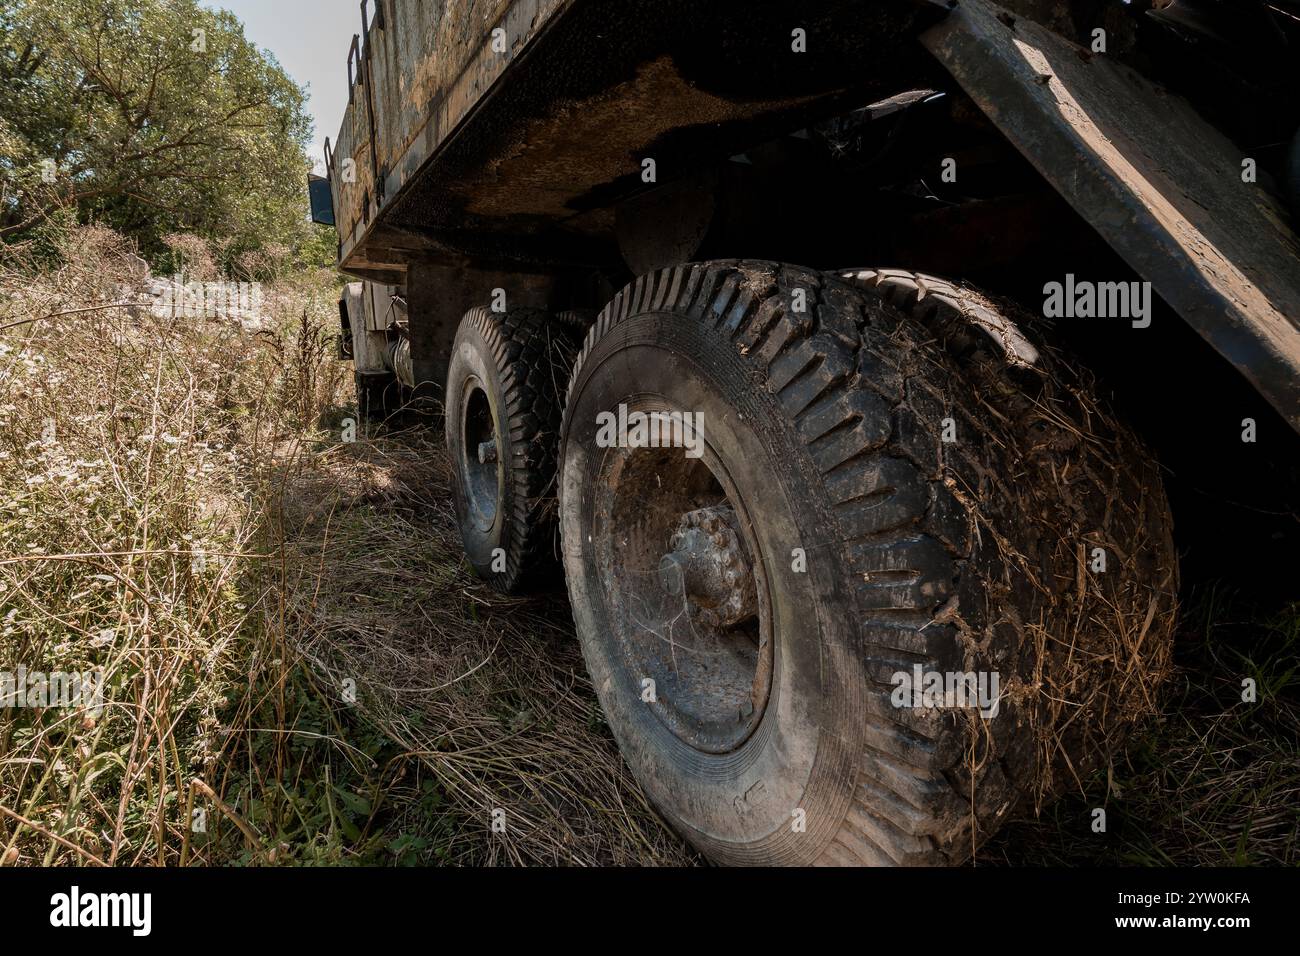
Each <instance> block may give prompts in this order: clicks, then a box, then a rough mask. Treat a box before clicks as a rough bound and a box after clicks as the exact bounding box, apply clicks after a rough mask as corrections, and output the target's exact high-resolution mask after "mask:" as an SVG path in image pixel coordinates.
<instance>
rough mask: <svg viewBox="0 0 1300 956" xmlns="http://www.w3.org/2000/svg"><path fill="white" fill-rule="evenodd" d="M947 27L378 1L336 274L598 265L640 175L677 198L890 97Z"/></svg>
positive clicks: (782, 8) (814, 5)
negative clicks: (419, 261)
mask: <svg viewBox="0 0 1300 956" xmlns="http://www.w3.org/2000/svg"><path fill="white" fill-rule="evenodd" d="M941 15H942V11H941V10H940V9H939V8H938V7H937V6H931V5H928V4H922V3H917V2H914V0H881V2H877V3H872V4H862V3H856V2H851V0H809V2H806V3H802V4H800V5H799V7H798V8H797V9H794V10H792V9H790V7H789V5H788V4H783V3H779V2H772V0H749V2H740V0H711V2H710V3H708V4H701V3H692V2H682V0H663V2H657V3H648V2H645V0H444V2H438V0H424V2H421V0H377V5H376V7H375V9H374V11H373V14H372V15H371V17H370V18H369V23H368V25H367V28H366V31H365V34H364V35H363V36H360V37H359V38H358V40H357V41H356V42H357V50H358V53H359V57H358V59H359V67H353V68H352V69H351V72H352V73H353V74H354V76H355V81H354V82H353V84H352V91H351V100H350V103H349V105H348V107H347V111H346V113H345V115H344V118H343V124H342V128H341V129H340V131H339V135H338V139H337V141H336V143H335V144H334V145H333V150H332V154H331V157H330V163H329V174H330V179H331V183H332V192H333V196H334V208H335V217H336V221H337V225H338V230H339V234H340V262H341V264H342V266H343V268H344V269H346V270H347V271H349V272H352V273H354V274H356V275H360V276H363V277H366V278H371V279H375V280H378V281H399V280H400V276H401V272H402V268H403V263H404V262H405V261H406V260H407V258H408V257H409V256H412V255H417V256H419V257H421V258H423V259H424V260H425V261H428V260H429V259H430V258H431V257H432V258H434V259H438V260H445V261H446V262H448V263H454V262H456V261H458V260H461V259H465V258H468V259H470V260H474V261H479V262H482V261H485V260H487V261H492V260H495V261H498V262H502V263H505V262H515V263H518V262H520V261H525V262H527V261H532V262H537V263H539V264H557V263H559V264H563V263H566V262H571V263H575V264H576V263H582V264H598V263H600V262H602V261H606V260H611V259H612V257H613V256H614V255H615V253H614V251H613V250H612V249H611V248H610V245H609V239H608V237H609V235H610V232H611V229H610V222H609V216H610V215H611V214H610V212H609V209H610V206H611V200H613V199H617V198H619V197H621V196H622V195H626V194H631V193H633V192H635V191H636V190H637V189H638V188H640V187H641V186H642V182H641V176H640V174H641V160H642V159H643V158H645V157H652V158H654V159H655V161H656V163H657V173H658V179H659V181H660V182H666V181H671V180H672V179H673V178H675V176H677V175H681V174H682V173H684V172H686V171H688V170H689V169H690V168H691V163H692V161H698V159H700V158H701V157H704V156H709V157H712V156H726V155H728V151H740V150H743V149H744V148H745V147H746V146H749V145H752V144H754V143H756V142H761V141H762V140H763V139H765V138H770V137H771V136H773V135H779V134H781V133H783V132H787V131H789V130H790V129H793V128H798V127H799V126H801V125H803V124H806V123H807V122H809V121H810V119H812V118H815V117H817V116H819V115H832V114H833V113H835V112H836V111H837V110H843V109H845V108H849V107H851V106H854V105H859V104H861V103H863V102H866V101H868V99H867V98H868V97H870V96H871V95H873V94H876V93H881V92H882V91H883V95H888V94H889V93H893V92H896V91H897V88H898V85H899V83H900V82H906V77H907V76H908V75H909V73H911V72H915V71H916V69H917V68H918V66H919V65H925V66H926V67H930V68H932V64H928V63H926V62H925V60H924V58H922V57H919V56H918V55H917V51H918V49H919V47H918V46H917V45H916V44H915V43H913V42H910V41H911V40H912V38H914V37H915V36H916V35H917V34H918V33H919V32H920V31H921V30H923V29H924V28H925V27H927V26H929V25H930V24H932V23H934V22H936V21H937V20H938V19H939V18H940V17H941ZM787 23H788V26H787V25H786V24H787ZM774 25H779V28H778V27H777V26H774ZM796 28H802V29H804V30H806V32H807V37H808V44H809V51H810V52H809V53H808V54H806V55H803V56H790V55H789V54H790V45H791V42H792V39H791V38H792V31H793V30H794V29H796ZM497 30H503V31H504V35H501V34H497V36H498V38H500V39H503V40H504V44H505V52H504V53H501V52H496V50H494V45H493V39H494V31H497ZM886 80H887V83H886V82H885V81H886ZM349 159H350V160H352V163H351V164H350V165H351V166H352V170H353V173H354V181H347V176H345V175H344V172H345V171H344V168H343V167H344V162H345V161H346V160H349Z"/></svg>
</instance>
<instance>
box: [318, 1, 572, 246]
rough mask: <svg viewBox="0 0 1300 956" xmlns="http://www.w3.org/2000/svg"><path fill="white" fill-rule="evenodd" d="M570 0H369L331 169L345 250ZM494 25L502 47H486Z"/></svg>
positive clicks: (359, 236)
mask: <svg viewBox="0 0 1300 956" xmlns="http://www.w3.org/2000/svg"><path fill="white" fill-rule="evenodd" d="M570 2H571V0H427V2H420V3H415V2H403V0H377V2H376V4H375V11H374V14H373V17H372V18H371V19H370V21H369V22H368V23H365V24H363V22H362V20H361V19H358V26H359V27H362V26H364V27H365V32H364V34H363V35H362V36H361V39H360V50H361V51H362V52H361V54H360V64H359V67H358V69H357V71H356V77H355V80H354V82H353V86H352V92H351V96H350V98H349V104H348V107H347V109H346V111H345V113H344V117H343V123H342V127H341V128H340V130H339V135H338V139H337V141H336V143H335V144H334V162H333V164H332V168H331V180H332V183H333V187H334V208H335V218H336V220H337V225H338V231H339V237H340V239H341V241H342V257H343V258H344V259H347V258H348V257H349V253H350V252H351V250H352V249H353V247H354V246H355V245H356V244H357V243H358V242H359V241H360V240H361V238H362V237H363V236H364V235H365V233H366V231H367V229H368V227H369V224H370V223H371V221H372V220H374V219H375V218H376V217H377V215H378V213H379V211H380V209H381V208H382V207H383V206H384V205H385V203H386V202H387V201H388V200H390V199H391V198H392V197H393V196H395V195H396V194H397V192H398V191H399V190H400V189H401V187H402V186H403V185H404V184H405V183H406V181H407V179H408V178H409V177H410V176H412V175H413V174H414V172H415V171H416V170H417V169H418V168H419V167H420V166H421V165H422V164H423V163H424V161H425V160H426V159H427V158H428V157H429V155H430V154H431V153H432V152H433V151H434V150H435V149H436V148H437V147H438V146H439V145H440V144H441V143H442V142H443V140H445V139H446V137H447V136H448V135H449V134H450V133H451V131H452V130H454V129H455V128H456V126H457V125H458V124H459V123H461V122H462V121H463V120H464V119H465V117H466V115H467V114H468V113H469V112H470V110H471V109H472V108H473V107H474V105H475V104H476V103H477V102H478V100H479V98H480V97H481V96H482V95H483V94H484V93H485V92H486V91H487V90H488V88H489V87H491V86H492V84H493V83H495V82H496V81H497V79H498V78H499V77H500V76H501V75H502V74H503V73H504V72H505V70H506V69H507V68H508V67H509V65H510V64H511V63H512V62H513V60H514V59H515V57H516V56H518V55H519V54H520V52H521V51H522V50H523V48H524V47H525V46H526V45H527V44H528V43H529V42H530V41H531V40H532V39H533V37H535V36H536V35H537V34H538V33H539V32H540V31H541V30H542V29H543V28H544V27H545V25H546V24H547V23H548V22H549V20H550V18H551V17H552V16H553V15H554V14H556V13H557V12H558V11H560V10H561V9H562V8H564V7H565V6H567V5H568V4H569V3H570ZM496 30H503V31H505V32H504V35H502V36H501V37H500V42H499V43H498V44H496V46H504V52H499V50H498V49H496V48H494V42H493V41H494V36H493V34H494V31H496ZM372 110H373V113H372V112H371V111H372ZM372 130H373V131H372ZM349 264H350V265H351V266H353V267H355V268H358V269H364V268H365V267H366V266H367V265H369V263H366V262H364V261H356V260H354V261H352V262H350V263H349Z"/></svg>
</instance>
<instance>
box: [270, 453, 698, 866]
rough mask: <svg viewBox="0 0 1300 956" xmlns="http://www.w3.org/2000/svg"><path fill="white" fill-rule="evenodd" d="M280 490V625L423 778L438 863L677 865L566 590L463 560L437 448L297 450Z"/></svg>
mask: <svg viewBox="0 0 1300 956" xmlns="http://www.w3.org/2000/svg"><path fill="white" fill-rule="evenodd" d="M282 500H283V508H282V509H281V513H282V514H283V516H284V527H283V536H284V541H285V567H286V569H287V570H286V581H285V585H286V586H285V593H286V607H287V613H288V615H289V621H290V630H291V632H293V633H294V634H296V635H298V638H297V639H298V640H299V641H300V642H301V647H302V649H303V651H304V653H306V654H307V655H308V656H309V657H310V659H311V660H312V662H313V664H314V665H315V666H316V668H317V670H318V671H319V672H321V673H324V674H327V675H329V676H328V680H327V684H329V685H331V686H333V687H335V688H338V689H339V692H340V693H342V691H343V689H344V688H345V686H347V687H349V688H351V687H354V688H355V695H356V699H357V703H358V705H359V706H360V707H362V708H364V709H365V710H366V712H367V714H368V715H369V717H370V718H372V719H373V720H375V721H376V722H378V723H379V725H380V726H382V727H383V728H384V730H385V731H386V732H387V733H388V734H389V735H390V736H391V737H392V738H393V739H394V740H396V741H399V742H400V743H401V745H402V746H403V747H405V748H406V749H407V751H408V752H409V753H411V754H415V755H418V757H419V758H420V760H421V761H422V762H423V763H424V764H425V765H426V766H427V767H428V768H429V769H430V770H431V771H432V773H433V774H434V775H435V777H436V779H437V781H438V782H439V784H440V787H441V789H442V791H443V792H444V793H445V794H447V795H448V798H449V807H448V809H449V810H450V811H451V812H452V813H453V814H454V816H455V819H456V829H455V831H454V832H453V833H452V834H450V835H449V838H448V841H447V846H448V850H449V857H450V859H452V860H454V861H456V862H463V863H485V864H495V863H510V864H530V863H531V864H538V863H541V864H593V865H596V864H633V863H637V864H659V863H683V862H687V861H689V860H690V859H691V854H690V853H689V852H688V851H687V850H686V849H685V848H684V846H683V844H682V842H681V841H680V840H679V839H677V838H676V837H674V836H673V835H671V834H670V833H668V832H667V831H666V830H665V828H664V826H663V824H662V823H661V822H660V821H659V819H658V818H657V816H656V815H655V814H654V813H653V811H652V810H651V809H650V807H649V806H648V804H647V803H646V801H645V798H644V797H643V796H642V795H641V793H640V790H639V789H638V788H637V787H636V785H635V783H634V782H633V780H632V779H631V776H630V775H629V773H628V771H627V769H626V767H625V766H624V764H623V762H622V760H621V759H620V758H619V756H618V751H617V748H616V747H615V745H614V742H613V740H612V738H611V737H610V735H609V734H608V732H607V731H606V730H605V729H604V725H603V723H602V720H601V717H600V714H599V711H598V709H597V706H596V703H595V697H594V694H593V693H592V691H591V688H590V686H589V685H588V682H587V676H586V672H585V669H584V667H583V663H582V658H581V654H580V653H579V650H578V646H577V642H576V639H575V638H574V636H573V633H572V628H571V625H570V623H569V615H568V613H567V608H566V607H565V606H564V605H563V604H562V603H561V602H562V598H560V597H559V596H553V597H551V598H542V599H537V600H522V599H511V598H505V597H502V596H500V595H497V594H495V593H494V592H492V591H491V590H490V589H489V588H488V587H487V586H486V585H484V584H482V583H481V582H478V581H477V580H475V579H474V578H473V577H472V574H471V573H470V571H469V569H468V567H467V565H465V564H464V562H463V559H462V557H461V553H462V552H461V544H460V538H459V533H458V532H457V530H456V524H455V517H454V514H453V512H452V507H451V502H450V498H449V487H448V470H447V467H446V462H445V459H444V455H443V451H442V449H441V447H440V445H435V444H434V443H432V442H431V441H430V440H429V438H428V437H427V436H426V435H423V434H422V433H420V432H418V431H415V432H408V433H404V434H400V435H386V436H384V437H381V438H372V439H370V440H368V441H360V442H356V443H354V444H336V445H329V446H324V447H320V448H318V449H314V450H307V449H304V450H303V452H302V454H300V455H299V456H298V457H297V458H295V459H294V460H293V461H292V462H290V463H287V465H286V475H285V490H284V495H283V499H282ZM347 681H351V682H352V683H351V684H346V685H345V682H347ZM493 811H503V813H500V814H498V816H497V820H498V822H499V824H500V825H502V826H503V827H504V830H503V831H502V832H493Z"/></svg>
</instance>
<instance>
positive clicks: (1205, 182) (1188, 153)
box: [921, 0, 1300, 430]
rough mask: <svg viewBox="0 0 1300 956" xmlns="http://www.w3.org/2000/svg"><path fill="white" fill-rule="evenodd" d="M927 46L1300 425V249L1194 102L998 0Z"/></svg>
mask: <svg viewBox="0 0 1300 956" xmlns="http://www.w3.org/2000/svg"><path fill="white" fill-rule="evenodd" d="M921 39H922V42H923V43H924V44H925V46H926V47H927V48H928V49H929V50H930V52H931V53H933V54H934V55H935V56H936V57H937V58H938V59H939V61H940V62H941V63H943V65H944V66H945V67H946V68H947V69H948V70H949V72H951V73H952V75H953V76H954V78H956V80H957V81H958V82H959V83H960V84H961V86H962V88H963V89H964V90H965V91H966V92H967V94H969V95H970V96H971V98H972V99H974V100H975V102H976V103H978V104H979V106H980V108H981V109H982V110H983V111H984V112H985V113H986V114H987V115H988V117H989V118H990V119H991V120H992V121H993V122H994V123H995V124H996V125H997V127H998V128H999V129H1000V130H1001V131H1002V132H1003V134H1005V135H1006V136H1007V138H1008V139H1010V140H1011V142H1012V143H1014V144H1015V146H1016V147H1017V148H1018V149H1019V150H1020V151H1021V152H1022V153H1024V155H1025V156H1026V158H1027V159H1029V161H1030V162H1032V163H1033V164H1034V165H1035V166H1036V167H1037V168H1038V170H1039V171H1040V172H1041V173H1042V174H1043V175H1044V176H1045V177H1046V178H1047V179H1048V180H1049V181H1050V182H1051V183H1052V184H1053V185H1054V186H1055V187H1056V189H1057V190H1059V191H1060V193H1061V195H1062V196H1064V197H1065V199H1066V200H1067V201H1068V202H1069V203H1070V205H1071V206H1072V207H1073V208H1074V209H1075V210H1076V211H1077V212H1078V213H1079V214H1080V215H1081V216H1082V217H1083V218H1084V219H1085V220H1087V221H1088V222H1089V223H1090V224H1091V225H1092V226H1093V228H1095V229H1096V230H1097V231H1098V233H1100V234H1101V236H1102V237H1103V238H1104V239H1106V241H1107V242H1109V243H1110V245H1111V247H1112V248H1114V249H1115V250H1116V251H1117V252H1118V253H1119V254H1120V255H1121V256H1123V257H1124V259H1125V260H1126V261H1127V262H1128V263H1129V265H1130V266H1132V267H1133V269H1134V270H1135V271H1137V272H1138V274H1139V275H1141V276H1142V277H1143V278H1144V279H1146V280H1147V281H1149V282H1150V283H1151V285H1152V287H1153V288H1154V289H1155V290H1156V292H1158V293H1159V294H1160V296H1161V297H1162V298H1163V299H1164V300H1165V301H1166V302H1168V303H1169V304H1170V305H1171V306H1172V307H1173V308H1174V309H1175V310H1176V311H1177V312H1178V313H1179V315H1181V316H1182V317H1183V318H1184V319H1185V320H1186V321H1187V322H1188V323H1189V324H1190V325H1192V326H1193V327H1194V328H1195V329H1196V330H1197V332H1199V333H1200V335H1201V336H1203V337H1204V338H1205V339H1206V340H1207V341H1208V342H1209V343H1210V344H1211V345H1212V346H1213V347H1214V348H1215V349H1216V350H1217V351H1218V352H1219V353H1220V354H1221V355H1223V357H1224V358H1226V359H1227V360H1228V361H1230V362H1231V363H1232V364H1233V365H1234V366H1236V367H1237V368H1238V369H1239V370H1240V371H1241V373H1242V374H1243V375H1245V376H1246V378H1247V379H1249V380H1250V381H1251V382H1252V383H1253V384H1254V385H1255V387H1256V388H1257V389H1258V390H1259V391H1260V393H1261V394H1262V395H1263V396H1264V397H1265V398H1266V399H1268V401H1269V402H1271V403H1272V404H1273V406H1274V407H1275V408H1277V410H1278V411H1279V412H1281V413H1282V415H1283V417H1285V418H1286V420H1287V421H1288V422H1290V423H1291V425H1292V427H1294V428H1296V429H1297V430H1300V244H1298V243H1297V238H1296V235H1295V233H1294V232H1292V231H1291V229H1290V228H1289V227H1288V225H1287V219H1286V214H1285V213H1284V212H1283V211H1282V210H1281V208H1280V207H1279V206H1278V205H1277V203H1276V202H1275V201H1274V200H1273V199H1272V198H1271V197H1270V196H1269V195H1268V194H1267V193H1266V192H1265V191H1264V190H1263V188H1262V187H1261V186H1259V185H1258V184H1255V183H1247V182H1243V181H1242V160H1243V159H1244V158H1245V157H1244V156H1243V154H1242V152H1241V150H1239V149H1238V148H1237V147H1235V146H1234V145H1233V144H1232V143H1230V142H1229V141H1228V140H1227V139H1226V138H1224V137H1223V136H1222V135H1220V134H1219V133H1218V132H1216V131H1215V130H1214V129H1213V128H1212V127H1211V126H1210V125H1209V124H1208V123H1206V122H1205V121H1204V120H1203V119H1201V118H1200V116H1198V115H1197V114H1196V112H1195V111H1194V110H1193V109H1192V108H1191V107H1190V106H1189V105H1188V104H1187V103H1186V102H1185V101H1183V100H1181V99H1179V98H1178V97H1176V96H1174V95H1172V94H1170V93H1168V92H1166V91H1165V90H1163V89H1161V88H1160V87H1159V86H1157V85H1155V84H1153V83H1152V82H1151V81H1149V80H1147V79H1146V78H1145V77H1143V76H1141V75H1140V74H1138V73H1137V72H1135V71H1133V70H1131V69H1129V68H1127V67H1125V66H1123V65H1121V64H1119V63H1116V62H1115V61H1113V60H1109V59H1107V58H1106V57H1105V56H1094V55H1091V54H1090V53H1088V52H1086V51H1084V50H1083V49H1081V48H1080V47H1077V46H1075V45H1074V44H1072V43H1070V42H1068V41H1066V40H1064V39H1062V38H1060V37H1059V36H1057V35H1055V34H1053V33H1050V32H1049V31H1047V30H1046V29H1044V28H1043V27H1041V26H1038V25H1037V24H1035V23H1032V22H1030V21H1028V20H1026V19H1016V18H1014V17H1012V16H1010V15H1009V14H1006V13H1005V12H1004V11H1002V10H1000V9H999V8H998V7H996V6H995V5H993V4H992V3H988V2H986V0H961V3H960V5H959V6H958V7H957V8H956V9H955V10H954V11H953V13H952V15H951V16H949V17H948V18H947V19H946V20H945V21H943V22H942V23H940V24H939V25H937V26H935V27H933V28H932V29H930V30H929V31H927V32H926V33H925V34H924V35H923V36H922V38H921Z"/></svg>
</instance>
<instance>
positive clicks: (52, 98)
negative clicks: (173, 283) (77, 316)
mask: <svg viewBox="0 0 1300 956" xmlns="http://www.w3.org/2000/svg"><path fill="white" fill-rule="evenodd" d="M0 83H3V88H4V93H3V96H0V240H6V239H13V238H16V237H19V236H21V235H23V234H24V233H26V232H28V231H30V230H31V229H32V228H33V227H35V226H37V225H39V224H40V223H41V222H43V221H44V220H45V219H46V218H47V217H49V216H50V215H51V214H52V213H53V212H55V211H56V210H58V209H60V208H65V207H69V206H70V207H72V208H74V209H75V210H76V213H77V215H78V216H79V218H81V219H82V220H83V221H89V220H92V219H93V220H96V221H99V222H103V223H105V224H107V225H109V226H112V227H113V228H115V229H118V230H119V231H122V232H124V233H126V234H128V235H131V236H133V237H135V238H136V239H137V240H138V241H139V243H140V246H141V249H142V251H144V252H145V254H146V255H149V256H156V255H157V254H158V253H160V252H161V251H162V244H161V237H162V236H164V235H166V234H168V233H175V232H192V233H195V234H198V235H200V236H204V237H206V238H212V239H222V240H225V242H223V244H222V245H223V248H225V249H227V250H228V251H229V254H230V255H232V256H233V255H238V254H239V253H241V252H243V251H246V250H248V249H255V248H260V247H262V246H264V245H266V244H268V243H281V244H285V245H289V246H298V245H300V244H301V243H303V242H304V241H309V240H310V237H311V232H310V227H309V224H308V223H307V222H306V221H305V198H304V193H305V186H304V183H305V180H306V175H307V171H308V169H309V167H310V164H309V162H308V160H307V158H306V154H305V146H306V144H307V142H308V141H309V138H310V135H311V124H310V120H309V119H308V117H307V115H306V113H305V112H304V94H303V91H302V90H301V89H300V88H299V87H298V86H297V85H296V84H295V83H294V81H293V80H292V79H291V78H290V77H289V76H288V75H287V74H286V73H285V72H284V70H283V69H281V67H280V65H279V64H278V63H277V62H276V60H275V58H274V57H273V56H272V55H271V54H270V53H269V52H267V51H261V50H258V49H257V48H256V47H255V46H253V44H251V43H250V42H249V41H248V40H247V39H246V38H245V37H244V34H243V28H242V25H241V24H240V22H239V21H238V20H237V19H236V18H235V17H234V16H233V15H232V14H230V13H228V12H225V11H221V12H214V11H211V10H207V9H205V8H203V7H200V6H199V4H198V2H197V0H8V2H6V3H5V4H3V6H0Z"/></svg>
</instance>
